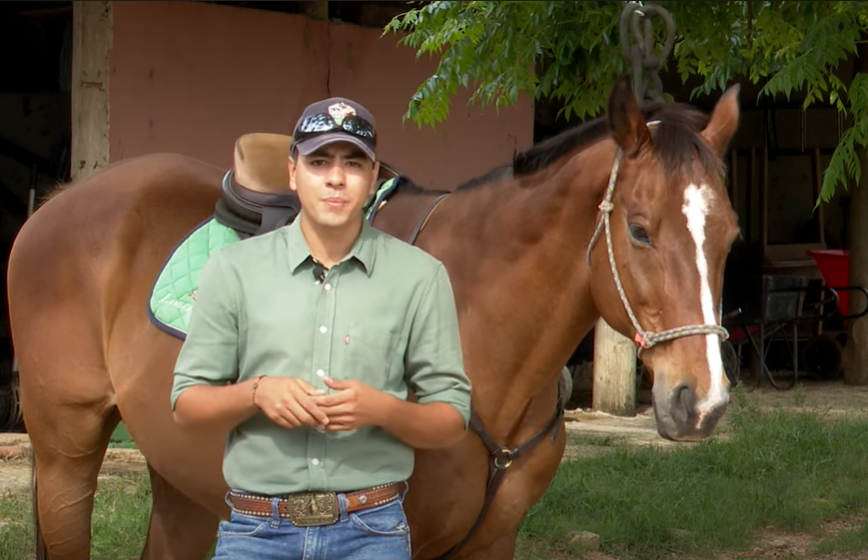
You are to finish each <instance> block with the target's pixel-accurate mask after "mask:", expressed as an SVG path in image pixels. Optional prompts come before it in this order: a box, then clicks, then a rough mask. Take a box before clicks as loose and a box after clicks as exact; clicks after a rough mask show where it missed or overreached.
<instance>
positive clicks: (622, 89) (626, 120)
mask: <svg viewBox="0 0 868 560" xmlns="http://www.w3.org/2000/svg"><path fill="white" fill-rule="evenodd" d="M608 119H609V130H611V131H612V137H613V138H614V139H615V142H616V143H617V144H618V146H620V147H621V150H622V151H623V152H624V154H625V155H626V156H627V157H633V156H635V155H636V154H638V153H639V150H641V149H642V148H644V147H645V146H647V145H650V144H651V133H650V132H649V131H648V127H647V126H645V118H644V117H643V116H642V110H641V109H639V103H638V102H637V100H636V95H635V94H634V93H633V87H632V85H631V84H630V77H629V76H624V77H623V78H621V79H620V80H618V82H617V83H616V84H615V87H614V88H613V89H612V93H611V94H610V95H609V113H608Z"/></svg>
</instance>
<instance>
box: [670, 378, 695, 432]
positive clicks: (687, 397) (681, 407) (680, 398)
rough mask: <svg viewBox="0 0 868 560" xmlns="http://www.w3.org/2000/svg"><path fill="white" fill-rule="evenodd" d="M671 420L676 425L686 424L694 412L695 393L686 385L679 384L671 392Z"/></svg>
mask: <svg viewBox="0 0 868 560" xmlns="http://www.w3.org/2000/svg"><path fill="white" fill-rule="evenodd" d="M671 399H672V400H671V403H672V419H673V420H675V422H676V423H678V424H681V425H684V424H687V423H688V422H689V420H690V418H691V417H692V416H694V415H695V412H694V411H695V410H696V392H695V391H694V390H693V387H691V386H690V385H688V384H687V383H681V384H679V385H678V386H676V387H675V389H673V391H672V397H671Z"/></svg>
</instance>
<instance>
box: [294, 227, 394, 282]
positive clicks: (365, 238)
mask: <svg viewBox="0 0 868 560" xmlns="http://www.w3.org/2000/svg"><path fill="white" fill-rule="evenodd" d="M284 232H285V234H284V237H285V238H286V245H287V253H288V256H289V266H290V267H291V268H292V272H293V273H295V272H296V271H297V270H298V268H299V267H300V266H301V265H302V264H304V263H305V262H313V256H312V255H311V254H310V249H309V248H308V246H307V241H305V239H304V234H303V233H302V232H301V215H299V216H297V217H296V219H295V220H293V221H292V223H291V224H289V225H288V226H286V227H285V228H284ZM376 244H377V239H376V233H375V232H374V231H373V228H372V227H371V225H370V224H368V222H367V220H362V229H361V232H360V233H359V236H358V238H356V242H355V243H354V244H353V247H352V248H351V249H350V252H349V254H347V256H346V257H345V258H344V259H343V261H348V260H350V259H355V260H357V261H358V262H359V263H360V264H361V265H362V267H363V268H364V269H365V271H366V272H367V273H368V275H370V274H371V271H372V270H373V269H374V261H375V260H376V255H377V251H376ZM343 261H342V262H343Z"/></svg>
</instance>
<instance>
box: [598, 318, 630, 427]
mask: <svg viewBox="0 0 868 560" xmlns="http://www.w3.org/2000/svg"><path fill="white" fill-rule="evenodd" d="M593 375H594V388H593V394H592V396H591V401H592V406H593V408H594V410H599V411H600V412H607V413H609V414H614V415H615V416H635V415H636V347H635V346H634V345H633V341H632V340H630V339H629V338H627V337H625V336H623V335H622V334H621V333H619V332H617V331H616V330H614V329H613V328H612V327H610V326H609V324H608V323H606V321H604V320H603V319H602V318H600V320H598V321H597V325H596V327H595V328H594V374H593Z"/></svg>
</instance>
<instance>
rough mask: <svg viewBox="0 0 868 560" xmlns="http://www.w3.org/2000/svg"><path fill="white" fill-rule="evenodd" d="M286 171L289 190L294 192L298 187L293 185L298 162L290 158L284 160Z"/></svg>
mask: <svg viewBox="0 0 868 560" xmlns="http://www.w3.org/2000/svg"><path fill="white" fill-rule="evenodd" d="M286 166H287V171H288V172H289V190H291V191H293V192H296V191H297V190H298V185H296V184H295V170H296V169H297V168H298V162H297V161H295V160H294V159H292V157H288V158H286Z"/></svg>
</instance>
